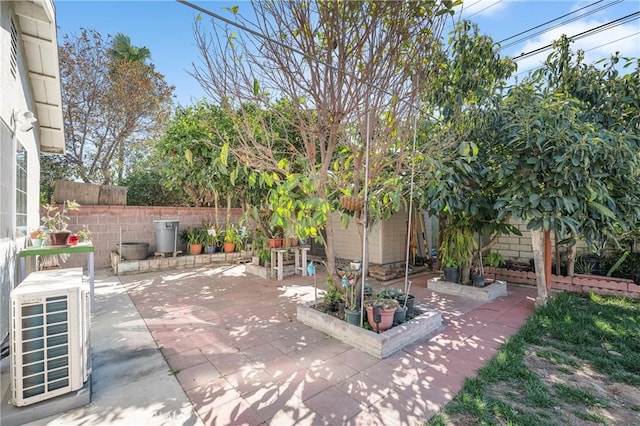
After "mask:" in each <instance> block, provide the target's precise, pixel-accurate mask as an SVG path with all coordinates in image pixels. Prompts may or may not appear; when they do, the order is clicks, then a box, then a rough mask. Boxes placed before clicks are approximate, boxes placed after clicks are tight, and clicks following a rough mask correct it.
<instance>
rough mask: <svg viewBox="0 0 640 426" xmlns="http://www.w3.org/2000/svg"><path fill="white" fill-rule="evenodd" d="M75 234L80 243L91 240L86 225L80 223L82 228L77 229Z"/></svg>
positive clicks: (89, 231)
mask: <svg viewBox="0 0 640 426" xmlns="http://www.w3.org/2000/svg"><path fill="white" fill-rule="evenodd" d="M77 234H78V238H79V239H80V242H81V243H88V242H90V241H91V230H90V229H89V227H88V226H87V225H82V229H81V230H79V231H78V232H77Z"/></svg>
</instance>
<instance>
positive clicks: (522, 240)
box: [491, 221, 587, 261]
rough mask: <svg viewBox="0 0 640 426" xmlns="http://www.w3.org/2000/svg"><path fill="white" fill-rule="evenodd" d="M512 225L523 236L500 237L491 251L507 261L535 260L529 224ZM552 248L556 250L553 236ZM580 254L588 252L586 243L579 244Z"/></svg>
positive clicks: (516, 222)
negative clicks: (528, 228)
mask: <svg viewBox="0 0 640 426" xmlns="http://www.w3.org/2000/svg"><path fill="white" fill-rule="evenodd" d="M512 225H514V226H516V227H517V228H518V230H519V231H520V232H521V233H522V236H521V237H519V236H517V235H507V236H500V237H499V238H498V242H497V243H496V244H495V245H494V246H493V247H492V248H491V251H495V252H498V253H500V254H501V255H502V256H503V257H504V258H505V259H512V260H515V261H518V260H520V261H528V260H529V259H533V249H532V248H531V232H529V231H528V230H527V224H526V223H524V222H521V221H520V222H518V221H512ZM551 238H552V244H551V246H552V248H553V249H554V250H555V244H554V242H555V240H554V237H553V235H552V236H551ZM577 249H578V252H579V253H581V252H584V251H586V250H587V244H586V243H585V242H584V241H578V242H577Z"/></svg>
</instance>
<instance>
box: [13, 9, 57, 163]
mask: <svg viewBox="0 0 640 426" xmlns="http://www.w3.org/2000/svg"><path fill="white" fill-rule="evenodd" d="M14 5H15V9H14V12H15V15H16V17H17V19H18V32H19V37H20V40H21V41H22V46H23V49H24V54H25V63H26V67H27V71H28V77H29V81H30V83H31V87H32V90H33V97H34V102H35V111H33V113H34V114H35V116H36V118H37V119H38V123H37V125H38V126H39V128H40V151H41V152H46V153H53V154H63V155H64V153H65V142H64V124H63V123H64V122H63V118H62V92H61V81H60V65H59V62H58V36H57V26H56V18H55V8H54V5H53V1H52V0H22V1H16V2H14Z"/></svg>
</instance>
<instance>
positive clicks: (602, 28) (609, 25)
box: [513, 12, 640, 61]
mask: <svg viewBox="0 0 640 426" xmlns="http://www.w3.org/2000/svg"><path fill="white" fill-rule="evenodd" d="M637 16H640V12H634V13H630V14H629V15H627V16H623V17H622V18H618V19H614V20H613V21H609V22H607V23H606V24H602V25H598V26H597V27H593V28H590V29H588V30H586V31H583V32H581V33H578V34H575V35H573V36H570V37H568V39H569V40H579V39H581V38H584V37H588V36H590V35H594V34H597V33H600V32H602V31H605V30H608V29H611V28H615V27H617V26H619V25H622V24H625V23H627V22H628V21H632V20H634V19H635V18H636V17H637ZM552 47H553V43H549V44H547V45H546V46H542V47H539V48H537V49H533V50H530V51H529V52H526V53H522V54H520V55H519V56H516V57H515V58H513V60H514V61H519V60H522V59H525V58H527V57H529V56H532V55H535V54H538V53H540V52H544V51H545V50H549V49H550V48H552Z"/></svg>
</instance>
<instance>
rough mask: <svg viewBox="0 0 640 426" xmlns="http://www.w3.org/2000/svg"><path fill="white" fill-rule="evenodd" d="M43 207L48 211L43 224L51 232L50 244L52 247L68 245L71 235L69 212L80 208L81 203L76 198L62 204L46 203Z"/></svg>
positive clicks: (43, 217)
mask: <svg viewBox="0 0 640 426" xmlns="http://www.w3.org/2000/svg"><path fill="white" fill-rule="evenodd" d="M43 207H44V209H45V210H46V211H47V213H46V215H45V216H42V224H43V226H44V227H45V228H46V229H47V231H48V233H49V245H50V246H52V247H60V246H66V245H67V240H68V239H69V235H71V231H69V224H68V221H69V219H70V217H69V213H68V212H69V211H74V210H79V209H80V204H78V203H77V202H76V201H75V200H73V201H70V200H66V201H65V202H64V203H62V206H58V205H56V204H45V205H44V206H43Z"/></svg>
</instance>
